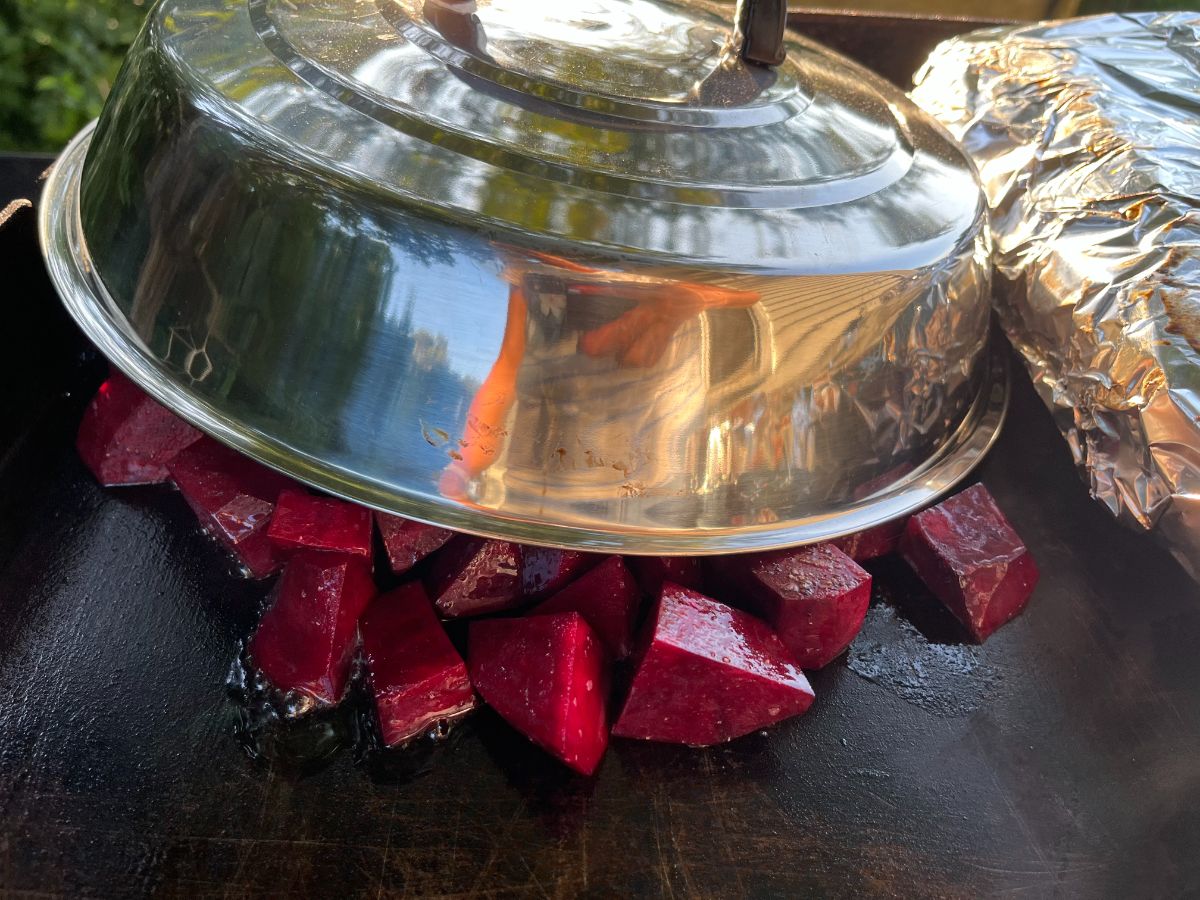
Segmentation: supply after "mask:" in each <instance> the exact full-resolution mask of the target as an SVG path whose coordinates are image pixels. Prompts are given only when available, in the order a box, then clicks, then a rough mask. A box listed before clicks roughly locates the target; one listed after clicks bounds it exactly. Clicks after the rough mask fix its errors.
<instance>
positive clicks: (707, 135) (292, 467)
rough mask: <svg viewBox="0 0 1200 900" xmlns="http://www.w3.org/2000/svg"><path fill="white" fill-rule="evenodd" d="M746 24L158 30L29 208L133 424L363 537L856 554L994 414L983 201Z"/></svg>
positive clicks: (615, 1)
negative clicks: (770, 62)
mask: <svg viewBox="0 0 1200 900" xmlns="http://www.w3.org/2000/svg"><path fill="white" fill-rule="evenodd" d="M770 5H771V4H769V3H765V4H764V3H763V2H762V0H760V2H759V3H758V4H756V8H757V10H758V12H759V13H761V11H762V9H764V8H766V7H770ZM753 12H754V10H752V9H751V4H745V5H744V6H742V7H739V11H738V17H739V18H738V19H737V21H740V22H742V23H743V25H745V24H746V23H751V22H752V20H751V19H749V18H747V17H748V16H749V15H751V14H752V13H753ZM780 15H782V13H781V12H780ZM734 21H735V18H734V13H733V11H732V10H731V9H730V8H729V7H722V6H718V5H710V4H707V3H701V2H692V3H678V4H677V3H671V2H666V0H563V2H559V3H554V4H546V3H544V0H477V2H470V0H164V2H162V3H160V4H159V5H158V6H157V7H156V8H155V9H154V10H153V11H152V13H151V14H150V16H149V19H148V22H147V25H146V27H145V30H144V31H143V32H142V35H141V37H140V38H139V39H138V41H137V44H136V45H135V47H134V48H133V50H132V51H131V53H130V55H129V59H128V61H127V63H126V65H125V68H124V70H123V72H122V74H121V76H120V78H119V80H118V82H117V84H116V85H115V87H114V89H113V93H112V96H111V98H110V100H109V102H108V105H107V106H106V108H105V110H104V113H103V115H102V116H101V118H100V120H99V122H98V124H96V125H95V127H94V129H89V130H87V131H85V132H84V133H83V134H81V135H80V136H79V137H78V138H77V139H76V141H75V142H74V143H73V144H72V145H71V147H70V148H69V149H68V150H67V152H66V153H65V154H64V156H63V157H62V159H61V160H60V161H59V162H58V164H57V165H56V166H55V169H54V172H53V174H52V176H51V178H50V180H49V182H48V184H47V188H46V196H45V202H44V203H43V218H42V228H43V246H44V249H45V252H46V255H47V260H48V263H49V266H50V269H51V273H52V275H53V277H54V278H55V280H56V282H57V284H58V287H59V289H60V292H61V293H62V294H63V297H64V300H65V302H66V304H67V306H68V308H69V309H70V311H71V313H72V314H73V315H74V316H75V318H76V319H77V320H78V321H79V323H80V324H81V326H82V327H83V328H84V330H85V331H86V332H87V333H88V334H89V336H90V337H91V338H92V339H93V340H94V341H95V342H96V343H97V345H98V346H99V347H100V349H101V350H102V351H103V352H104V353H105V354H106V355H108V356H109V357H110V359H112V360H113V361H114V362H115V363H116V364H117V365H118V366H120V367H121V368H122V369H124V370H125V371H127V372H128V373H129V374H130V375H131V376H132V377H133V378H135V379H136V380H137V381H138V382H140V383H141V384H142V385H143V386H144V387H145V388H146V389H147V390H149V391H150V392H151V393H152V394H154V395H155V396H156V397H158V398H159V399H160V400H162V401H163V402H165V403H166V404H168V405H169V406H170V407H172V408H173V409H175V410H176V411H178V412H179V413H181V414H182V415H184V416H185V417H187V418H188V419H190V420H192V421H194V422H196V423H197V424H198V425H200V426H201V427H203V428H205V429H206V430H208V431H209V432H211V433H213V434H214V435H216V436H217V437H218V438H220V439H222V440H224V441H226V442H228V443H230V444H233V445H234V446H236V447H238V448H239V449H241V450H243V451H245V452H246V453H249V454H250V455H252V456H255V457H257V458H259V459H261V460H263V461H264V462H266V463H268V464H270V465H272V466H275V467H278V468H280V469H283V470H286V471H288V472H290V473H292V474H294V475H296V476H298V477H300V478H302V479H304V480H306V481H308V482H310V483H312V484H314V485H317V486H319V487H322V488H324V489H327V490H329V491H332V492H334V493H337V494H340V495H343V496H346V497H350V498H352V499H355V500H359V501H362V502H365V503H368V504H370V505H372V506H376V507H379V508H382V509H387V510H391V511H394V512H398V513H402V514H405V515H409V516H412V517H415V518H419V519H423V520H426V521H433V522H437V523H439V524H444V525H449V526H451V527H454V528H459V529H462V530H466V531H472V532H477V533H481V534H488V535H493V536H498V537H511V538H515V539H519V540H527V541H533V542H538V543H546V544H559V545H567V546H580V547H590V548H596V549H601V548H613V549H619V550H622V551H624V552H635V553H636V552H643V553H654V552H663V553H671V552H696V553H706V552H727V551H732V550H739V549H750V548H757V547H769V546H775V545H780V544H785V543H796V542H802V541H809V540H817V539H822V538H827V537H832V536H836V535H838V534H843V533H846V532H849V531H854V530H857V529H860V528H863V527H867V526H870V525H872V524H875V523H878V522H881V521H884V520H886V519H888V518H891V517H893V516H895V515H898V514H901V513H903V512H906V511H908V510H910V509H912V508H914V507H916V506H919V505H921V504H923V503H926V502H928V501H929V500H931V499H932V498H933V497H935V496H936V495H937V494H938V493H940V492H942V491H944V490H946V489H947V488H948V487H950V486H951V485H952V484H953V483H954V482H955V481H956V480H958V479H959V478H961V477H962V476H963V475H964V474H965V473H966V472H967V471H968V470H969V469H970V467H971V466H972V465H973V464H974V462H975V461H976V460H977V459H978V458H979V457H980V455H981V454H982V453H983V452H984V451H985V450H986V448H987V446H988V445H989V443H990V441H991V439H992V437H993V436H994V434H995V431H996V430H997V428H998V427H999V423H1000V419H1001V417H1002V413H1003V401H1004V396H1005V385H1006V382H1005V379H1004V377H1003V375H1002V374H1000V375H998V374H997V372H996V366H995V364H994V363H993V362H992V360H991V359H990V357H989V355H988V352H987V335H988V316H989V306H988V264H987V246H986V233H985V231H984V218H983V216H984V209H985V207H984V204H983V202H982V197H981V194H980V190H979V187H978V183H977V179H976V176H975V173H974V171H973V169H972V168H971V165H970V163H968V162H967V161H966V160H965V158H964V156H963V155H962V154H961V153H960V151H959V150H958V148H957V147H956V145H954V144H953V143H952V142H951V141H950V140H949V139H948V138H947V137H946V136H945V134H944V132H943V131H942V130H941V129H940V127H939V126H937V125H935V124H934V123H933V122H932V121H931V119H930V118H928V117H927V116H926V114H924V113H923V112H921V111H920V110H918V109H917V108H916V107H915V106H913V105H912V104H911V103H910V102H909V101H908V99H907V98H906V97H905V96H904V95H903V94H901V93H900V92H899V91H897V90H896V89H895V88H893V87H891V86H889V85H887V84H886V83H884V82H882V81H881V80H880V79H878V78H877V77H875V76H874V75H872V74H871V73H869V72H868V71H866V70H865V69H863V68H861V67H859V66H857V65H855V64H853V63H851V62H849V61H848V60H845V59H843V58H841V57H839V56H836V55H834V54H832V53H830V52H829V51H827V50H825V49H823V48H821V47H819V46H818V45H815V44H813V43H811V42H809V41H806V40H804V39H803V38H802V37H800V36H797V35H793V34H791V33H788V34H787V35H786V37H785V38H784V43H783V46H782V49H783V51H785V52H784V53H782V54H781V61H780V62H779V64H778V65H775V66H765V65H761V64H758V63H756V62H753V61H748V59H747V57H754V56H756V55H757V57H758V58H760V59H761V58H762V56H763V54H762V53H761V52H756V53H752V52H749V49H748V48H750V47H751V39H754V40H756V41H757V42H758V43H760V44H761V43H762V42H763V32H762V29H760V30H759V31H757V32H754V33H750V32H749V29H748V28H746V27H740V28H735V27H733V26H732V23H733V22H734ZM780 21H781V19H780ZM769 26H770V22H768V23H767V26H766V27H769ZM766 43H767V45H768V53H767V55H768V56H771V55H772V53H773V50H772V48H771V46H770V45H771V40H770V36H769V35H768V36H767V39H766ZM776 46H778V45H776ZM760 49H761V48H760Z"/></svg>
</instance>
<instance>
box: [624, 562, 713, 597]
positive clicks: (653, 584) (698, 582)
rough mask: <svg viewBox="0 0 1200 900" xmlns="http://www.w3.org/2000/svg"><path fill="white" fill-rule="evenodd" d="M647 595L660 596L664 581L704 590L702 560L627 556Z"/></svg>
mask: <svg viewBox="0 0 1200 900" xmlns="http://www.w3.org/2000/svg"><path fill="white" fill-rule="evenodd" d="M625 561H626V562H627V563H628V564H629V568H630V569H631V570H632V571H633V576H634V578H636V579H637V583H638V587H640V588H641V589H642V593H643V594H645V595H646V596H647V597H658V595H659V594H660V593H662V586H663V582H664V581H669V582H671V583H672V584H678V585H681V586H682V587H685V588H691V589H692V590H693V591H702V590H704V575H703V573H702V572H701V569H700V560H698V559H696V558H695V557H692V556H629V557H626V558H625Z"/></svg>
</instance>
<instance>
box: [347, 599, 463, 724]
mask: <svg viewBox="0 0 1200 900" xmlns="http://www.w3.org/2000/svg"><path fill="white" fill-rule="evenodd" d="M359 628H360V630H361V631H362V639H363V650H364V651H365V653H366V657H367V671H368V673H369V674H370V679H371V690H372V691H373V692H374V694H375V711H376V712H377V713H378V714H379V727H380V730H381V731H382V734H383V743H384V745H385V746H388V747H395V746H397V745H399V744H403V743H405V742H406V741H409V740H411V739H412V738H414V737H417V736H419V735H421V734H423V733H424V732H426V731H428V730H429V729H430V728H432V727H434V726H436V725H437V724H438V723H439V722H444V721H447V720H450V719H455V718H458V717H459V716H461V715H463V714H464V713H466V712H468V711H469V710H471V709H472V708H473V707H474V706H475V692H474V691H473V690H471V682H470V680H468V678H467V667H466V665H465V664H464V663H463V661H462V658H461V657H460V656H459V655H458V653H457V652H456V651H455V649H454V645H453V644H451V643H450V638H448V637H446V632H445V631H444V630H443V629H442V623H441V622H439V621H438V617H437V614H436V613H435V612H434V611H433V605H432V604H431V603H430V602H429V597H428V596H427V595H426V593H425V589H424V588H423V587H421V583H420V582H418V581H414V582H410V583H409V584H406V585H404V586H402V587H398V588H396V590H394V591H390V592H389V593H386V594H384V595H382V596H381V597H379V598H377V599H376V600H375V601H374V602H372V603H371V605H370V606H369V607H368V608H367V611H366V612H365V613H363V616H362V619H361V621H360V622H359Z"/></svg>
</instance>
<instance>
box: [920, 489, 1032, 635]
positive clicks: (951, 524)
mask: <svg viewBox="0 0 1200 900" xmlns="http://www.w3.org/2000/svg"><path fill="white" fill-rule="evenodd" d="M900 553H901V555H902V556H903V557H904V560H905V562H907V563H908V564H909V566H910V567H911V568H912V569H913V571H914V572H916V573H917V576H918V577H919V578H920V579H921V581H923V582H924V583H925V585H926V587H928V588H929V590H930V591H932V592H933V594H934V596H935V597H937V598H938V600H940V601H941V602H942V604H943V605H944V606H945V607H946V608H947V609H948V610H950V612H952V613H953V614H954V616H955V617H956V618H957V619H958V620H959V621H960V622H961V623H962V624H963V626H964V627H965V628H966V629H967V631H968V632H970V634H971V637H972V638H974V639H975V640H976V641H979V642H980V643H982V642H983V641H985V640H987V639H988V637H989V636H990V635H991V634H992V632H994V631H995V630H996V629H997V628H999V627H1000V626H1001V625H1003V624H1004V623H1005V622H1008V621H1009V620H1010V619H1012V618H1013V617H1014V616H1016V615H1017V614H1018V613H1020V612H1021V610H1023V609H1024V608H1025V604H1026V603H1028V602H1029V597H1030V595H1031V594H1032V593H1033V589H1034V587H1035V586H1036V585H1037V582H1038V568H1037V563H1035V562H1034V560H1033V556H1032V555H1031V554H1030V553H1029V550H1028V549H1027V548H1026V547H1025V544H1024V543H1023V542H1022V541H1021V538H1020V536H1019V535H1018V534H1017V532H1016V531H1015V530H1014V529H1013V527H1012V525H1011V524H1009V521H1008V519H1006V518H1005V517H1004V513H1003V512H1001V511H1000V507H999V506H997V505H996V501H995V500H994V499H993V498H992V495H991V494H990V493H988V490H987V488H985V487H984V486H983V485H982V484H976V485H973V486H971V487H969V488H967V489H966V490H965V491H963V492H962V493H960V494H956V495H955V496H953V497H950V498H948V499H946V500H943V501H942V502H941V503H939V504H938V505H937V506H934V507H932V508H930V509H927V510H924V511H922V512H919V513H917V514H916V515H915V516H913V517H912V518H911V519H909V521H908V526H907V528H906V529H905V531H904V537H903V538H902V540H901V542H900Z"/></svg>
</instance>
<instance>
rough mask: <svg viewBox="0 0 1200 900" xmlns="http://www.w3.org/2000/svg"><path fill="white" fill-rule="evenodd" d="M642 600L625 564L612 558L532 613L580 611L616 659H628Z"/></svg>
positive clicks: (533, 614)
mask: <svg viewBox="0 0 1200 900" xmlns="http://www.w3.org/2000/svg"><path fill="white" fill-rule="evenodd" d="M640 600H641V593H640V591H639V590H638V586H637V582H636V581H635V580H634V578H633V573H631V572H630V571H629V568H628V567H627V566H626V565H625V561H624V560H623V559H622V558H621V557H619V556H610V557H608V559H606V560H604V562H602V563H600V565H598V566H596V567H595V568H594V569H592V570H591V571H590V572H588V573H587V574H586V575H582V576H580V577H579V578H577V579H576V580H575V581H573V582H571V583H570V584H569V585H567V586H566V587H565V588H563V589H562V590H561V591H559V592H558V593H557V594H555V595H554V596H553V597H551V598H550V599H549V600H547V601H546V602H545V603H542V604H540V605H538V606H535V607H534V608H533V609H532V610H530V611H529V613H528V614H529V615H531V616H541V615H547V614H552V613H563V612H577V613H579V614H580V615H581V616H583V618H584V619H585V620H587V623H588V624H589V625H591V626H592V629H593V630H594V631H595V632H596V635H597V636H598V637H599V638H600V639H601V640H602V641H604V644H605V646H607V647H608V652H609V653H611V654H612V656H613V659H624V658H625V657H626V656H628V655H629V652H630V650H631V649H632V644H633V629H634V626H635V625H636V624H637V614H638V605H639V601H640Z"/></svg>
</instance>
